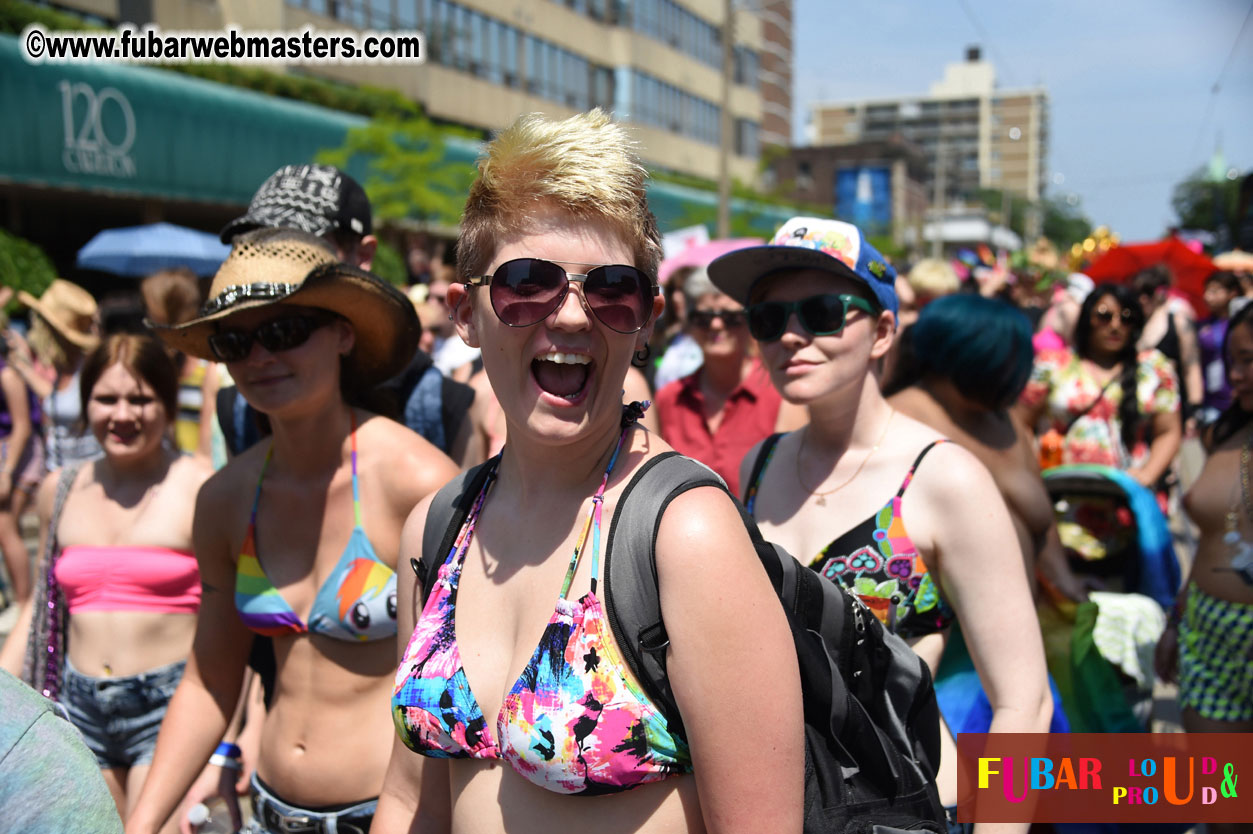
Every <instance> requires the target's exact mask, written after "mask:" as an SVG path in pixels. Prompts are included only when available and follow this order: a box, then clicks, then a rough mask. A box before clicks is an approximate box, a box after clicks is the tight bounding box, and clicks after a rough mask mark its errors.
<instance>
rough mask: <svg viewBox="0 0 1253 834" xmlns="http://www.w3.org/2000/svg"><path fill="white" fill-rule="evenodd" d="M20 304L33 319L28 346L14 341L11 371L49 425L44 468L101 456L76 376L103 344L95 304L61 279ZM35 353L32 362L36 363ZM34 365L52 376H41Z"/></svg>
mask: <svg viewBox="0 0 1253 834" xmlns="http://www.w3.org/2000/svg"><path fill="white" fill-rule="evenodd" d="M17 300H18V301H20V302H21V303H22V304H24V305H26V306H27V307H29V308H30V309H31V311H32V312H33V313H34V314H35V315H33V316H32V317H31V323H30V336H29V339H28V340H27V341H25V342H24V341H22V340H21V338H20V337H18V336H16V335H14V336H11V337H10V339H11V346H12V348H13V351H12V364H13V368H14V369H15V370H16V371H17V372H18V373H19V374H21V376H22V379H23V380H24V381H25V382H26V384H27V385H29V386H30V389H31V390H32V391H34V392H35V393H36V394H37V395H38V396H39V398H40V399H41V400H43V413H44V421H45V423H46V425H47V437H46V442H47V456H46V458H45V462H46V468H47V469H48V470H49V471H51V470H53V469H60V468H61V467H62V466H65V465H67V464H71V463H76V462H82V461H86V460H90V459H91V458H94V457H98V456H99V455H100V444H99V443H97V442H96V439H95V437H93V436H92V434H91V432H89V431H87V428H86V425H85V424H84V423H83V421H82V413H83V407H82V406H83V404H82V402H80V401H79V395H78V387H79V386H78V372H79V369H80V368H81V366H82V364H83V357H84V356H85V355H86V354H87V353H90V352H91V351H92V350H94V349H95V347H96V345H98V344H100V336H99V334H98V329H97V322H96V313H97V307H96V300H95V299H94V298H92V297H91V293H89V292H87V290H85V289H83V288H82V287H80V286H78V285H77V284H72V283H70V282H69V281H64V280H62V279H60V278H58V279H57V280H55V281H53V282H52V283H51V284H49V285H48V289H46V290H44V292H43V295H41V296H39V297H38V298H35V296H33V295H31V294H30V293H28V292H25V291H19V292H18V294H17ZM32 353H33V355H34V356H33V358H32ZM35 359H37V360H38V361H39V363H40V364H42V365H43V366H44V367H45V368H47V369H48V370H51V371H52V376H51V378H49V377H48V376H45V375H43V374H42V373H41V372H40V369H37V368H36V366H35V361H34V360H35Z"/></svg>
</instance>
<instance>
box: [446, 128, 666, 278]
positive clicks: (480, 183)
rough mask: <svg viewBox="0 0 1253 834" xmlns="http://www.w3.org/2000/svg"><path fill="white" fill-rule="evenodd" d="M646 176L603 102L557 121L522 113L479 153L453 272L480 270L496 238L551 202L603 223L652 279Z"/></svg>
mask: <svg viewBox="0 0 1253 834" xmlns="http://www.w3.org/2000/svg"><path fill="white" fill-rule="evenodd" d="M647 176H648V173H647V171H645V170H644V167H643V166H642V165H641V164H640V161H639V158H638V157H637V156H636V154H635V143H634V142H632V141H631V139H630V137H629V136H628V135H627V133H626V131H625V130H624V129H623V128H622V126H621V125H618V124H617V123H615V122H614V121H613V120H612V119H611V118H610V117H609V115H608V114H607V113H605V111H603V110H601V109H600V108H596V109H595V110H591V111H589V112H587V113H580V114H578V115H575V116H571V117H570V118H568V119H564V120H562V121H552V120H549V119H547V118H545V117H544V116H543V115H542V114H539V113H531V114H530V115H526V116H521V117H519V118H518V119H517V120H516V121H515V122H514V123H513V124H512V125H510V126H509V127H507V128H505V130H503V131H501V132H500V134H498V135H497V136H496V138H495V139H493V140H492V141H491V142H490V143H489V144H488V146H487V155H486V156H485V157H484V158H483V159H481V160H479V176H478V179H477V180H475V182H474V185H473V186H471V188H470V196H469V198H468V199H467V200H466V208H465V213H464V214H463V215H462V218H461V236H460V237H459V238H458V240H457V274H458V276H459V277H460V278H461V279H462V280H463V281H464V280H466V279H467V278H470V277H472V276H475V275H481V274H483V273H484V272H485V271H486V270H487V267H488V265H489V264H490V263H491V260H492V257H493V256H494V255H495V254H496V251H497V249H498V248H499V246H500V242H501V240H502V239H503V238H505V237H507V236H510V235H517V234H524V233H526V231H527V230H528V228H529V226H530V224H531V222H532V219H533V216H534V214H535V212H536V210H537V209H538V208H543V207H545V206H550V207H553V208H556V209H557V210H558V211H561V212H563V213H566V214H568V215H569V216H571V217H572V218H574V219H576V220H580V221H588V222H592V223H603V224H605V225H606V226H608V228H610V229H611V230H612V231H614V232H615V233H616V234H618V235H620V236H621V237H622V239H623V241H624V242H626V244H627V245H628V246H629V247H630V249H631V252H632V254H633V256H634V258H635V264H634V265H635V266H636V267H637V268H639V269H641V270H643V271H644V273H645V274H646V275H648V276H649V278H650V279H652V281H653V283H654V284H655V283H656V282H657V266H658V264H659V263H660V262H661V237H660V235H659V234H658V232H657V220H656V218H655V217H653V214H652V212H650V211H649V210H648V200H647V198H646V197H645V194H644V180H645V178H646V177H647Z"/></svg>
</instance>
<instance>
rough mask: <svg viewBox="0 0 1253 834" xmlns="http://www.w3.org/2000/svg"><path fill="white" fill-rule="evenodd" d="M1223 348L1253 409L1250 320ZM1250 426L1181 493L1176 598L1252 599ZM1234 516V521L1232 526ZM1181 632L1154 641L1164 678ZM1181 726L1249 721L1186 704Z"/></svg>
mask: <svg viewBox="0 0 1253 834" xmlns="http://www.w3.org/2000/svg"><path fill="white" fill-rule="evenodd" d="M1227 347H1228V350H1227V370H1228V379H1229V380H1230V382H1231V387H1232V394H1233V396H1234V397H1235V398H1236V400H1237V401H1238V402H1239V405H1240V407H1241V408H1242V409H1244V410H1245V411H1246V412H1249V411H1253V326H1250V324H1249V323H1248V321H1247V320H1246V321H1244V322H1242V323H1240V324H1238V325H1237V326H1236V327H1235V328H1234V329H1233V330H1232V331H1231V333H1230V335H1229V338H1228V345H1227ZM1250 431H1253V426H1249V425H1245V426H1244V427H1243V428H1241V429H1239V430H1237V431H1236V432H1235V434H1234V435H1233V436H1231V437H1229V438H1227V439H1226V440H1224V441H1223V442H1222V443H1221V444H1219V445H1218V447H1217V448H1215V449H1214V450H1213V451H1212V452H1211V453H1210V456H1209V457H1208V458H1207V459H1206V461H1205V467H1204V469H1202V470H1201V474H1200V476H1199V477H1198V478H1197V480H1196V483H1194V484H1193V485H1192V488H1191V489H1189V490H1188V493H1187V495H1186V496H1184V509H1185V510H1187V513H1188V516H1189V517H1190V518H1191V519H1192V520H1193V522H1195V523H1196V525H1197V529H1198V530H1199V531H1200V539H1199V541H1198V542H1197V548H1196V555H1195V558H1194V560H1193V563H1192V568H1191V571H1190V573H1189V576H1188V579H1187V580H1186V581H1185V582H1184V584H1183V588H1184V591H1183V592H1181V593H1180V595H1179V598H1178V601H1179V604H1180V605H1183V604H1184V600H1185V599H1186V595H1187V589H1188V587H1189V585H1191V584H1194V585H1195V586H1196V588H1197V589H1198V590H1200V591H1201V592H1203V593H1205V594H1208V595H1209V596H1211V597H1214V598H1216V599H1220V600H1225V601H1227V602H1233V603H1238V604H1242V605H1253V587H1251V586H1250V585H1249V584H1248V583H1246V582H1245V581H1244V580H1242V579H1241V578H1240V577H1239V575H1238V574H1236V573H1233V572H1232V570H1231V568H1232V564H1233V561H1234V559H1235V557H1236V553H1237V547H1243V546H1247V543H1248V542H1250V541H1253V524H1251V523H1250V521H1249V514H1248V512H1247V511H1246V508H1245V507H1243V506H1242V504H1243V500H1242V498H1241V486H1240V483H1241V478H1242V477H1243V475H1242V472H1241V469H1242V465H1241V457H1242V455H1243V453H1244V449H1245V445H1246V443H1248V442H1249V434H1250ZM1233 522H1234V527H1233V526H1232V525H1233ZM1231 530H1234V531H1235V532H1236V533H1237V534H1238V535H1239V542H1240V545H1238V546H1237V547H1233V546H1232V545H1231V544H1230V543H1228V542H1227V541H1225V540H1224V536H1225V535H1226V534H1227V533H1228V532H1229V531H1231ZM1178 640H1179V632H1178V629H1177V627H1176V626H1173V625H1172V626H1169V627H1168V628H1167V629H1166V631H1165V632H1164V633H1163V634H1162V637H1161V640H1160V642H1159V643H1158V646H1157V655H1156V658H1155V659H1156V667H1157V674H1158V675H1159V676H1160V677H1162V678H1163V679H1165V680H1167V681H1173V680H1175V679H1176V677H1177V672H1178V661H1179V642H1178ZM1218 660H1220V661H1222V662H1228V663H1247V662H1248V661H1249V659H1248V658H1247V657H1232V658H1226V659H1221V658H1220V659H1218ZM1182 718H1183V728H1184V730H1185V731H1186V732H1190V733H1200V732H1211V733H1212V732H1227V733H1240V732H1243V733H1247V732H1251V731H1253V721H1216V720H1213V719H1210V718H1205V717H1203V716H1201V715H1200V714H1199V713H1198V712H1196V711H1195V710H1193V709H1184V710H1183V714H1182ZM1208 828H1209V829H1210V830H1211V831H1216V832H1220V834H1234V832H1237V831H1243V830H1245V828H1246V827H1242V826H1239V825H1233V824H1229V825H1218V824H1213V823H1211V824H1209V826H1208Z"/></svg>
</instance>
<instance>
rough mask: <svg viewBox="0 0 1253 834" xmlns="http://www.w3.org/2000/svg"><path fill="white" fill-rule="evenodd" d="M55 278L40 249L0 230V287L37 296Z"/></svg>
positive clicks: (45, 256)
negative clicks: (24, 291)
mask: <svg viewBox="0 0 1253 834" xmlns="http://www.w3.org/2000/svg"><path fill="white" fill-rule="evenodd" d="M56 277H57V271H56V267H54V266H53V265H52V261H51V260H50V259H49V258H48V256H47V255H45V254H44V251H43V250H42V249H40V248H39V247H38V246H36V245H35V244H33V243H31V242H30V241H29V240H25V239H24V238H20V237H18V236H17V235H13V234H10V233H9V232H6V231H5V230H4V229H0V284H3V285H5V286H9V287H13V289H15V290H26V291H27V292H28V293H30V294H31V295H34V296H39V295H42V294H43V291H44V290H46V289H48V285H49V284H51V283H52V282H53V280H55V279H56ZM15 295H16V294H15ZM13 303H16V302H13Z"/></svg>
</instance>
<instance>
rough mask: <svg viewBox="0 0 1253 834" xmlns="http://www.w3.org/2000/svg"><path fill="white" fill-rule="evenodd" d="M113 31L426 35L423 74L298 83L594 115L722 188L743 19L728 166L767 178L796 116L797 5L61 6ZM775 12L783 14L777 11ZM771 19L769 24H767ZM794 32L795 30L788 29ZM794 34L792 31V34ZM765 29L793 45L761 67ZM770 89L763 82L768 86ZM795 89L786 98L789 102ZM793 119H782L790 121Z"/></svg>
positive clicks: (431, 104) (333, 73)
mask: <svg viewBox="0 0 1253 834" xmlns="http://www.w3.org/2000/svg"><path fill="white" fill-rule="evenodd" d="M56 5H57V6H60V7H62V8H66V9H70V10H74V11H78V12H82V13H86V14H91V15H94V16H95V17H97V18H99V19H101V20H103V21H106V22H108V23H120V22H130V23H134V24H136V25H140V26H142V25H144V24H146V23H154V24H156V25H158V26H160V27H161V28H163V29H168V30H188V29H221V28H222V27H224V26H226V25H227V24H232V23H233V24H234V25H236V26H239V27H240V28H241V29H248V30H257V31H273V30H297V29H300V28H301V27H303V26H306V25H312V26H313V27H315V28H317V29H321V30H342V29H344V28H346V27H347V28H356V29H374V30H380V31H382V30H419V31H421V32H423V34H424V35H425V41H426V49H427V62H426V64H424V65H422V66H387V65H385V64H380V65H346V64H330V63H321V64H310V65H307V66H302V67H299V68H298V71H299V72H301V73H307V74H310V75H317V76H320V77H325V78H329V79H333V80H336V81H343V82H347V83H352V84H370V85H373V86H378V87H384V88H391V89H394V90H397V91H398V92H400V93H402V94H403V95H405V96H407V97H408V98H410V99H412V100H414V101H417V102H419V103H420V104H421V105H422V106H423V107H424V108H425V110H426V112H427V113H428V114H429V115H430V116H432V117H433V118H435V119H438V120H441V121H445V122H450V123H455V124H460V125H465V126H468V127H472V128H477V129H482V130H494V129H498V128H501V127H504V126H505V125H507V124H509V123H510V122H511V121H512V120H513V119H514V118H515V117H516V116H517V115H519V114H522V113H530V112H544V113H547V114H548V115H550V116H552V117H554V118H563V117H565V116H568V115H572V114H574V113H576V112H579V111H583V110H587V109H590V108H592V107H597V106H599V107H603V108H605V109H607V110H612V111H613V112H614V113H615V114H616V116H617V117H618V118H620V119H622V120H623V121H625V122H627V123H629V124H630V125H631V127H632V129H633V131H634V134H635V136H636V138H637V140H638V141H639V143H640V151H641V155H642V156H643V158H644V161H645V163H646V164H648V165H649V166H650V167H654V168H658V169H663V170H668V171H673V172H676V173H680V174H687V175H691V176H696V177H702V178H706V179H714V178H716V177H717V176H718V170H719V145H720V138H721V113H722V107H723V101H724V96H723V76H724V73H723V54H722V33H723V31H724V30H725V28H726V16H727V14H728V13H729V12H730V13H731V14H733V18H734V26H733V27H732V28H733V31H734V46H733V53H732V54H733V60H732V65H733V66H732V72H731V79H730V90H729V94H728V95H727V96H726V99H725V100H726V102H727V107H728V109H729V110H730V112H731V117H732V122H731V124H732V142H731V147H730V160H729V168H730V172H731V175H732V176H733V177H735V178H737V179H739V180H741V181H743V182H746V183H753V182H755V181H756V179H757V163H758V159H759V156H760V146H761V142H762V131H763V122H764V120H765V119H766V112H767V111H766V109H765V107H764V104H765V99H764V94H763V87H765V89H767V90H769V91H770V93H769V94H770V96H771V101H772V103H773V104H772V110H771V112H772V114H773V115H774V117H775V121H773V122H771V124H772V125H773V127H772V128H771V130H772V131H774V134H772V135H775V134H777V135H782V136H786V131H783V130H782V127H781V123H779V122H778V118H779V117H781V116H784V115H787V114H790V82H791V42H790V20H791V2H790V0H774V2H771V3H768V4H767V9H769V10H771V11H769V13H767V12H760V11H754V10H745V9H735V10H734V11H733V12H731V10H730V4H729V3H727V2H726V0H510V2H508V3H501V2H499V0H255V2H247V3H244V2H238V0H59V2H57V3H56ZM775 7H783V8H782V10H781V11H780V10H775ZM763 17H765V18H767V19H769V20H770V23H769V24H768V25H763V21H762V18H763ZM783 24H787V25H783ZM785 29H786V32H785V33H784V31H783V30H785ZM763 30H768V31H769V32H770V34H771V36H772V37H774V38H776V40H777V39H778V38H780V37H781V36H782V34H786V35H787V38H786V40H785V42H784V43H783V45H782V46H775V47H773V48H772V51H771V52H770V53H769V56H768V58H767V59H766V65H767V66H769V67H770V69H769V72H768V73H766V72H765V71H764V68H763V63H762V60H763V47H764V45H765V41H764V39H763ZM763 76H764V77H767V78H768V79H770V83H769V84H766V85H763V83H762V78H763ZM781 88H782V89H786V90H787V91H788V94H787V96H786V100H784V99H783V97H782V96H781V94H780V93H779V90H780V89H781ZM785 110H786V113H785Z"/></svg>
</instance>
